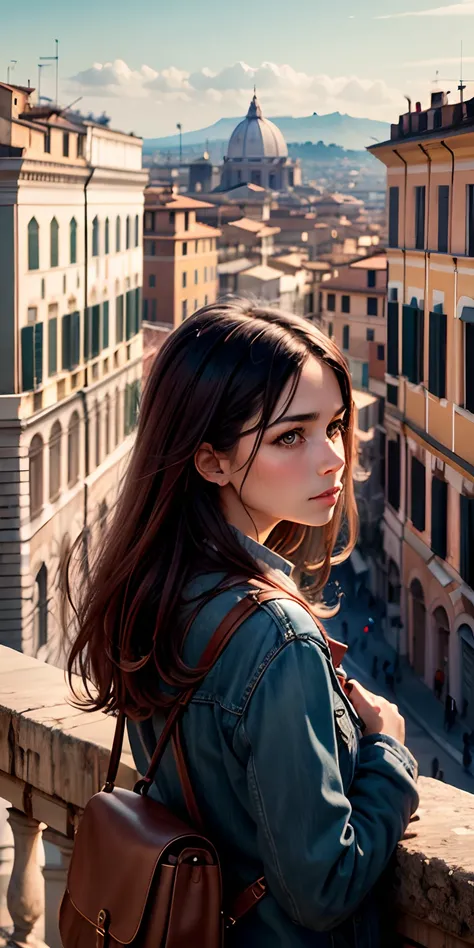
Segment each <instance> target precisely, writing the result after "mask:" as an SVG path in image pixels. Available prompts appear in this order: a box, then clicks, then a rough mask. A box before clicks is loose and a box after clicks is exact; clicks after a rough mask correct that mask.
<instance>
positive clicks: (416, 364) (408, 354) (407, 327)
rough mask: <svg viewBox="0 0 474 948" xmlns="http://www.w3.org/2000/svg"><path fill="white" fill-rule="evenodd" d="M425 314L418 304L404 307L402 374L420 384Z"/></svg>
mask: <svg viewBox="0 0 474 948" xmlns="http://www.w3.org/2000/svg"><path fill="white" fill-rule="evenodd" d="M423 333H424V314H423V310H421V309H418V307H417V306H404V307H403V338H402V374H403V375H405V376H406V377H407V379H408V380H409V381H410V382H413V383H414V384H415V385H418V384H419V383H420V382H421V381H422V379H423V350H424V340H423Z"/></svg>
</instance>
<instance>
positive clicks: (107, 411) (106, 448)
mask: <svg viewBox="0 0 474 948" xmlns="http://www.w3.org/2000/svg"><path fill="white" fill-rule="evenodd" d="M104 434H105V438H104V451H105V456H106V457H107V455H108V454H110V395H108V394H107V395H106V396H105V432H104Z"/></svg>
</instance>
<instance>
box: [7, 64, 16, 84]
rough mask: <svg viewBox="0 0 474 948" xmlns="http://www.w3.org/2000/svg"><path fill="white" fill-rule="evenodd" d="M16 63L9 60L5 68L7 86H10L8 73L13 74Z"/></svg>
mask: <svg viewBox="0 0 474 948" xmlns="http://www.w3.org/2000/svg"><path fill="white" fill-rule="evenodd" d="M17 62H18V60H17V59H10V62H9V64H8V66H7V85H8V86H9V85H10V72H13V70H14V68H15V66H16V64H17Z"/></svg>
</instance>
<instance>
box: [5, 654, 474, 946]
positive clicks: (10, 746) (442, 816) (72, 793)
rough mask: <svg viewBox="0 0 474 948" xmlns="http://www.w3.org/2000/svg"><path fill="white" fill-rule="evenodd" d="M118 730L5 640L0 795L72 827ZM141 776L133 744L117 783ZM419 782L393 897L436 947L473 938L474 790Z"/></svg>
mask: <svg viewBox="0 0 474 948" xmlns="http://www.w3.org/2000/svg"><path fill="white" fill-rule="evenodd" d="M113 730H114V721H113V720H112V719H110V718H106V717H105V716H104V715H103V714H102V713H100V712H93V713H91V714H88V713H87V712H84V711H78V710H77V709H75V708H73V707H72V705H71V704H70V702H69V700H68V689H67V685H66V682H65V679H64V673H63V672H62V671H61V670H60V669H58V668H55V667H53V666H51V665H46V664H44V663H43V662H39V661H36V660H35V659H33V658H29V657H27V656H26V655H23V654H21V653H20V652H16V651H14V650H13V649H9V648H6V647H5V646H0V789H1V791H2V793H0V795H3V793H5V794H7V793H9V794H10V802H12V803H13V805H14V806H15V807H17V808H18V809H24V810H25V811H26V810H29V812H30V815H32V816H34V817H35V818H36V819H38V820H39V821H42V822H45V823H48V825H49V826H52V827H53V828H55V829H57V830H58V831H59V832H62V833H63V834H64V835H72V831H73V825H74V822H75V818H76V816H78V815H79V814H80V811H81V810H82V809H83V807H84V806H85V804H86V803H87V801H88V799H89V797H90V796H91V795H92V794H93V793H95V792H96V791H97V790H99V789H100V788H101V786H102V785H103V783H104V780H105V774H106V770H107V764H108V756H109V751H110V747H111V744H112V737H113ZM135 779H136V772H135V769H134V765H133V758H132V755H131V752H130V748H129V746H128V744H127V745H126V746H125V747H124V752H123V756H122V763H121V767H120V771H119V779H118V782H119V783H120V784H121V786H124V787H132V786H133V782H134V780H135ZM419 788H420V798H421V803H420V809H419V811H418V813H419V817H420V819H419V820H418V821H417V822H414V823H411V824H410V826H409V828H408V831H407V834H406V838H405V839H404V840H402V842H401V843H400V844H399V846H398V849H397V852H396V858H395V871H394V873H393V874H392V877H391V878H390V877H387V878H388V879H389V880H390V885H391V886H392V887H393V888H392V890H391V894H390V892H389V893H388V895H389V898H388V902H389V903H390V904H391V905H392V906H393V905H395V906H396V909H397V912H398V914H399V924H398V927H399V930H400V932H402V933H403V934H404V935H405V936H406V937H407V938H410V939H412V940H413V942H416V941H418V943H419V944H422V945H426V946H429V948H431V946H433V948H435V941H434V940H433V939H434V936H433V934H432V933H433V932H435V934H436V939H437V940H436V948H438V946H439V948H457V945H458V940H459V939H462V940H463V943H464V944H466V943H468V944H474V796H473V795H471V794H470V793H465V792H464V791H462V790H457V789H455V788H454V787H451V786H449V785H447V784H444V783H441V782H440V781H439V780H431V779H428V778H427V777H420V780H419ZM6 799H9V797H8V796H6ZM416 932H417V933H418V934H416V937H415V933H416ZM421 932H423V937H422V936H421V934H420V933H421ZM430 933H431V934H430ZM444 933H447V934H444ZM440 938H441V941H440V940H439V939H440Z"/></svg>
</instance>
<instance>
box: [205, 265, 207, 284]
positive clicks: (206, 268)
mask: <svg viewBox="0 0 474 948" xmlns="http://www.w3.org/2000/svg"><path fill="white" fill-rule="evenodd" d="M204 283H207V267H204Z"/></svg>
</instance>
